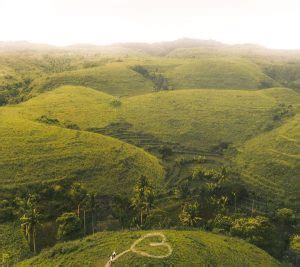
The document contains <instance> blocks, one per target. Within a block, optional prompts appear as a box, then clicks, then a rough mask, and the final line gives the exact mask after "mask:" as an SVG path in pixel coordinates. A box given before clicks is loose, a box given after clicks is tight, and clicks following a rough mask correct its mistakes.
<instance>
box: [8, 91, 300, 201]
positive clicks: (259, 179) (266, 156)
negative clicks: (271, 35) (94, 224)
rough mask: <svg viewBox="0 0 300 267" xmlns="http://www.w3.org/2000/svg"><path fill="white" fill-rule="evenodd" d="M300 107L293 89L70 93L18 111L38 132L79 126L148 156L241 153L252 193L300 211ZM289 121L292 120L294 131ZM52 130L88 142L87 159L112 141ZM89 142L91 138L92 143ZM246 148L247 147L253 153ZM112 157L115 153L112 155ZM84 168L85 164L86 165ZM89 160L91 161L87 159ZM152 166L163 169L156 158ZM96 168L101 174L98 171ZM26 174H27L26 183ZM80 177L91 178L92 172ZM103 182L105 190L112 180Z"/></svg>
mask: <svg viewBox="0 0 300 267" xmlns="http://www.w3.org/2000/svg"><path fill="white" fill-rule="evenodd" d="M116 103H117V105H116ZM298 103H299V95H298V94H297V93H296V92H294V91H293V90H290V89H285V88H274V89H266V90H259V91H241V90H213V89H206V90H204V89H202V90H178V91H168V92H156V93H151V94H146V95H142V96H134V97H128V98H125V99H121V100H116V98H114V97H112V96H110V95H107V94H105V93H102V92H97V91H95V90H92V89H90V88H85V87H76V86H75V87H74V86H64V87H60V88H57V89H55V90H53V91H51V92H47V93H44V94H41V95H39V96H38V97H35V98H32V99H31V100H29V101H27V102H26V103H23V104H21V105H18V106H15V107H12V108H11V110H14V112H17V113H18V114H19V116H22V117H23V118H25V119H24V120H26V123H27V120H30V123H31V125H32V127H33V125H34V127H36V125H38V126H39V127H46V128H47V129H48V128H49V126H48V125H47V123H48V124H49V123H50V124H51V123H54V124H55V125H57V126H60V127H69V126H73V127H74V126H76V127H78V128H80V129H82V130H89V131H91V130H92V131H96V132H98V133H103V134H105V135H111V136H114V137H116V138H119V139H122V140H125V141H126V142H131V141H132V140H133V143H134V144H136V145H140V146H142V147H146V148H147V147H148V146H150V147H151V146H154V145H156V144H162V143H163V142H167V143H171V144H172V146H173V148H174V149H175V150H176V151H179V152H180V151H182V147H185V149H190V150H191V151H192V150H196V151H197V150H198V151H203V152H214V151H220V149H221V150H222V149H223V148H226V147H227V146H231V147H232V148H235V149H239V150H240V149H241V152H240V153H239V154H238V158H237V160H234V162H235V163H237V166H238V168H241V170H242V173H243V175H244V180H245V182H246V183H247V184H248V185H250V187H251V188H253V189H255V190H256V188H259V189H260V190H261V192H262V195H261V196H260V198H263V197H262V196H263V195H268V196H269V197H270V198H274V200H276V201H277V202H278V201H279V202H280V201H287V203H292V202H293V201H294V200H295V199H296V198H297V194H298V192H299V189H298V185H299V183H298V181H297V180H298V176H297V172H298V171H299V170H298V168H297V160H299V158H298V157H297V156H296V151H295V149H297V141H296V140H297V136H295V135H297V127H296V126H297V122H298V119H297V118H294V119H289V118H291V117H292V116H294V114H296V113H297V112H298V110H299V104H298ZM285 112H287V113H286V114H285ZM282 114H283V115H282ZM278 116H279V117H278ZM280 116H283V118H281V117H280ZM287 119H288V120H290V121H289V122H288V123H286V120H287ZM40 120H42V121H43V120H44V121H43V125H41V124H39V123H37V121H40ZM125 126H126V127H125ZM124 127H125V128H126V129H124ZM278 127H279V128H278ZM50 128H51V129H55V131H60V132H61V134H65V135H72V136H74V135H79V136H81V137H82V139H85V141H84V143H82V146H83V148H80V149H81V153H84V151H87V150H89V149H90V147H93V146H92V145H91V144H92V143H93V142H94V141H93V140H98V141H97V142H99V139H100V138H102V139H105V140H106V138H105V137H103V136H102V135H96V134H89V133H86V132H76V131H71V130H66V129H62V128H58V127H50ZM291 129H293V130H291ZM47 134H49V132H48V133H47ZM84 136H89V138H90V142H88V141H87V139H86V137H84ZM3 138H4V137H3ZM48 138H49V137H48ZM53 138H54V137H53ZM66 139H69V137H66ZM102 139H101V140H102ZM291 140H292V141H293V142H292V141H291ZM52 142H54V141H52ZM56 142H57V144H59V143H60V141H57V140H56ZM114 142H115V141H114ZM244 142H247V143H246V145H245V147H243V146H244ZM10 145H11V143H10V144H8V145H7V149H8V147H9V146H10ZM57 146H58V145H57ZM70 146H71V147H72V145H71V144H70ZM277 146H278V148H279V149H278V148H276V147H277ZM93 149H95V148H93ZM73 150H75V148H74V147H72V152H70V153H75V154H76V153H77V152H75V151H76V150H75V151H73ZM110 151H111V150H107V154H109V153H110ZM41 153H42V152H41ZM131 153H132V152H131ZM140 153H141V155H144V156H145V155H146V154H143V153H142V152H140ZM147 155H148V154H147ZM148 156H149V155H148ZM76 158H77V157H76ZM137 158H138V156H137ZM137 158H136V159H135V160H136V161H138V162H146V160H138V159H137ZM77 160H78V162H79V161H80V160H82V158H78V159H77ZM85 160H86V161H89V160H88V159H87V158H86V159H85ZM152 160H153V162H156V163H155V164H157V165H158V163H157V160H156V159H155V158H154V157H153V158H152ZM108 161H109V160H108ZM76 162H77V161H76ZM151 162H152V161H151ZM141 164H142V163H141ZM153 164H154V163H153ZM108 165H109V164H108ZM20 166H23V165H20ZM109 166H110V165H109ZM158 166H159V165H158ZM73 167H74V166H73V165H70V170H69V173H70V174H72V175H75V174H76V173H77V171H76V170H71V169H72V168H73ZM20 168H21V167H20ZM65 168H66V167H65ZM89 168H91V169H92V168H94V165H90V167H87V169H89ZM124 168H125V167H124ZM146 168H148V166H147V167H146ZM150 168H151V167H150ZM8 169H10V167H8ZM66 169H67V168H66ZM156 169H157V168H156ZM158 169H159V167H158ZM86 171H87V170H86ZM13 172H14V173H15V170H11V174H10V175H9V176H10V177H12V175H13V174H12V173H13ZM104 172H105V171H104ZM23 173H24V171H23V172H20V175H23ZM34 173H35V172H34ZM57 173H59V171H58V172H54V173H53V176H55V175H57ZM157 173H161V172H160V171H158V172H157ZM49 175H50V174H47V175H46V177H47V176H49ZM116 175H117V174H116ZM185 175H188V174H185ZM80 176H81V177H83V176H90V172H89V171H87V174H82V175H80ZM104 176H105V175H104ZM126 176H127V175H126ZM158 176H159V175H158ZM105 177H106V176H105ZM155 177H157V175H156V176H155ZM23 179H24V178H23ZM98 179H99V178H98ZM101 181H102V183H104V181H105V180H104V179H103V180H101ZM97 183H98V182H97ZM262 185H263V186H262ZM289 188H290V189H289ZM288 196H289V198H290V200H289V201H288V199H287V198H288Z"/></svg>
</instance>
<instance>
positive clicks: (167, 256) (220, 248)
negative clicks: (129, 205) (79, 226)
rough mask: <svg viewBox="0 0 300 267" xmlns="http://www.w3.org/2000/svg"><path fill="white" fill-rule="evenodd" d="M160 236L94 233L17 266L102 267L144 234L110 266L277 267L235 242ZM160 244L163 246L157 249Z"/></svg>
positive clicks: (169, 233) (193, 234)
mask: <svg viewBox="0 0 300 267" xmlns="http://www.w3.org/2000/svg"><path fill="white" fill-rule="evenodd" d="M159 233H160V235H155V234H157V233H156V232H153V231H152V232H145V231H139V232H134V231H132V232H102V233H97V234H95V235H93V236H90V237H87V238H85V239H83V240H76V241H73V242H67V243H60V244H57V245H56V246H54V247H53V248H51V249H48V250H45V251H43V252H42V253H41V254H40V255H39V256H37V257H34V258H31V259H29V260H26V261H24V262H21V263H20V264H19V265H18V266H50V265H52V266H105V264H106V262H107V261H108V258H109V255H110V254H111V253H112V252H113V251H114V250H115V251H116V252H117V253H118V254H119V253H121V252H123V251H125V250H127V249H129V248H130V247H131V246H132V245H133V243H134V242H135V241H136V240H137V239H139V238H141V237H144V236H145V235H146V234H150V236H146V237H145V239H143V240H140V242H139V243H135V246H134V247H133V248H132V250H131V251H129V252H127V253H125V254H124V255H122V256H120V257H119V258H117V259H116V260H115V262H114V264H113V266H266V267H267V266H279V264H278V263H277V262H276V260H274V259H273V258H272V257H271V256H269V255H268V254H267V253H266V252H264V251H263V250H261V249H259V248H257V247H255V246H252V245H250V244H248V243H246V242H244V241H241V240H238V239H235V238H230V237H225V236H220V235H215V234H211V233H206V232H202V231H173V230H163V231H159ZM151 234H152V236H151ZM164 238H166V240H165V241H163V240H164ZM136 242H137V241H136ZM161 242H164V243H163V245H159V244H161ZM153 243H157V244H156V245H153ZM133 251H135V252H133ZM142 253H144V256H143V255H141V254H142ZM145 253H146V254H148V255H145ZM149 254H150V257H149ZM151 256H152V257H153V256H154V257H158V258H152V257H151ZM159 257H160V258H159Z"/></svg>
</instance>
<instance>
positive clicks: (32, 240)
mask: <svg viewBox="0 0 300 267" xmlns="http://www.w3.org/2000/svg"><path fill="white" fill-rule="evenodd" d="M21 205H22V206H21V211H22V216H21V218H20V221H21V222H22V224H21V227H22V229H23V230H24V234H25V237H26V239H27V241H28V243H29V245H31V244H32V246H33V251H34V253H35V254H36V250H37V249H36V235H37V226H38V225H39V219H40V214H39V212H38V210H37V208H36V203H35V198H34V196H33V195H29V197H28V199H27V200H26V201H22V202H21Z"/></svg>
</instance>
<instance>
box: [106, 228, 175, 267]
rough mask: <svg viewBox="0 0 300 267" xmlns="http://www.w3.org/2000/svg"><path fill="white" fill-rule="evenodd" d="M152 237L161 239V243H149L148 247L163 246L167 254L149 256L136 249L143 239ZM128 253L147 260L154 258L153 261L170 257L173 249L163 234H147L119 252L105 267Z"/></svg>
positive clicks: (108, 266)
mask: <svg viewBox="0 0 300 267" xmlns="http://www.w3.org/2000/svg"><path fill="white" fill-rule="evenodd" d="M153 236H159V237H161V238H162V241H161V242H155V243H150V244H149V246H151V247H159V246H164V247H166V248H167V249H168V252H167V253H166V254H164V255H152V254H149V253H147V252H145V251H141V250H139V249H137V248H136V246H137V245H138V244H139V243H140V242H142V241H143V240H144V239H146V238H149V237H153ZM128 252H133V253H136V254H139V255H141V256H144V257H148V258H155V259H163V258H167V257H169V256H171V254H172V252H173V249H172V247H171V245H170V244H169V243H168V242H167V238H166V236H165V235H164V234H162V233H158V232H155V233H149V234H146V235H144V236H142V237H140V238H139V239H137V240H135V241H134V242H133V243H132V245H131V246H130V248H129V249H127V250H125V251H123V252H121V253H120V254H118V255H117V256H116V257H115V258H114V259H113V260H112V261H111V260H109V261H108V262H107V263H106V264H105V267H110V266H111V265H112V263H113V262H115V261H116V260H117V259H119V258H120V257H122V256H123V255H124V254H126V253H128Z"/></svg>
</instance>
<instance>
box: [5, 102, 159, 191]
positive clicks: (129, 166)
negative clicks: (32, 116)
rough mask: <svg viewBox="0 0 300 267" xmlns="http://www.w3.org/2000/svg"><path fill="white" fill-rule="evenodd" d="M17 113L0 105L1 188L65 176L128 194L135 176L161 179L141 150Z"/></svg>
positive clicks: (152, 160) (156, 164) (99, 188)
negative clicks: (30, 118) (32, 119)
mask: <svg viewBox="0 0 300 267" xmlns="http://www.w3.org/2000/svg"><path fill="white" fill-rule="evenodd" d="M17 111H18V110H17V107H9V108H1V109H0V146H1V154H0V169H1V174H0V180H1V185H2V186H3V187H13V186H16V185H20V184H25V183H33V182H42V181H49V180H51V179H63V178H65V177H68V178H77V179H80V180H81V181H83V182H84V183H85V184H87V186H88V187H91V188H92V189H93V190H96V191H98V192H101V193H102V194H114V193H128V192H129V191H130V189H131V188H132V184H133V183H134V181H135V178H137V177H138V176H139V175H141V174H144V175H147V176H148V177H151V178H153V180H154V181H156V180H157V182H158V181H160V179H161V178H162V177H163V169H162V167H161V165H160V163H159V161H158V160H157V159H156V158H155V157H153V156H151V155H150V154H148V153H146V152H144V151H143V150H141V149H138V148H136V147H134V146H131V145H128V144H126V143H123V142H121V141H118V140H116V139H113V138H110V137H105V136H102V135H100V134H94V133H88V132H81V131H77V130H71V129H65V128H62V127H58V126H55V125H51V124H45V123H40V122H37V121H31V120H27V119H24V118H23V117H21V116H20V115H19V114H18V112H17ZM116 185H117V186H116ZM116 188H117V190H116Z"/></svg>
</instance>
